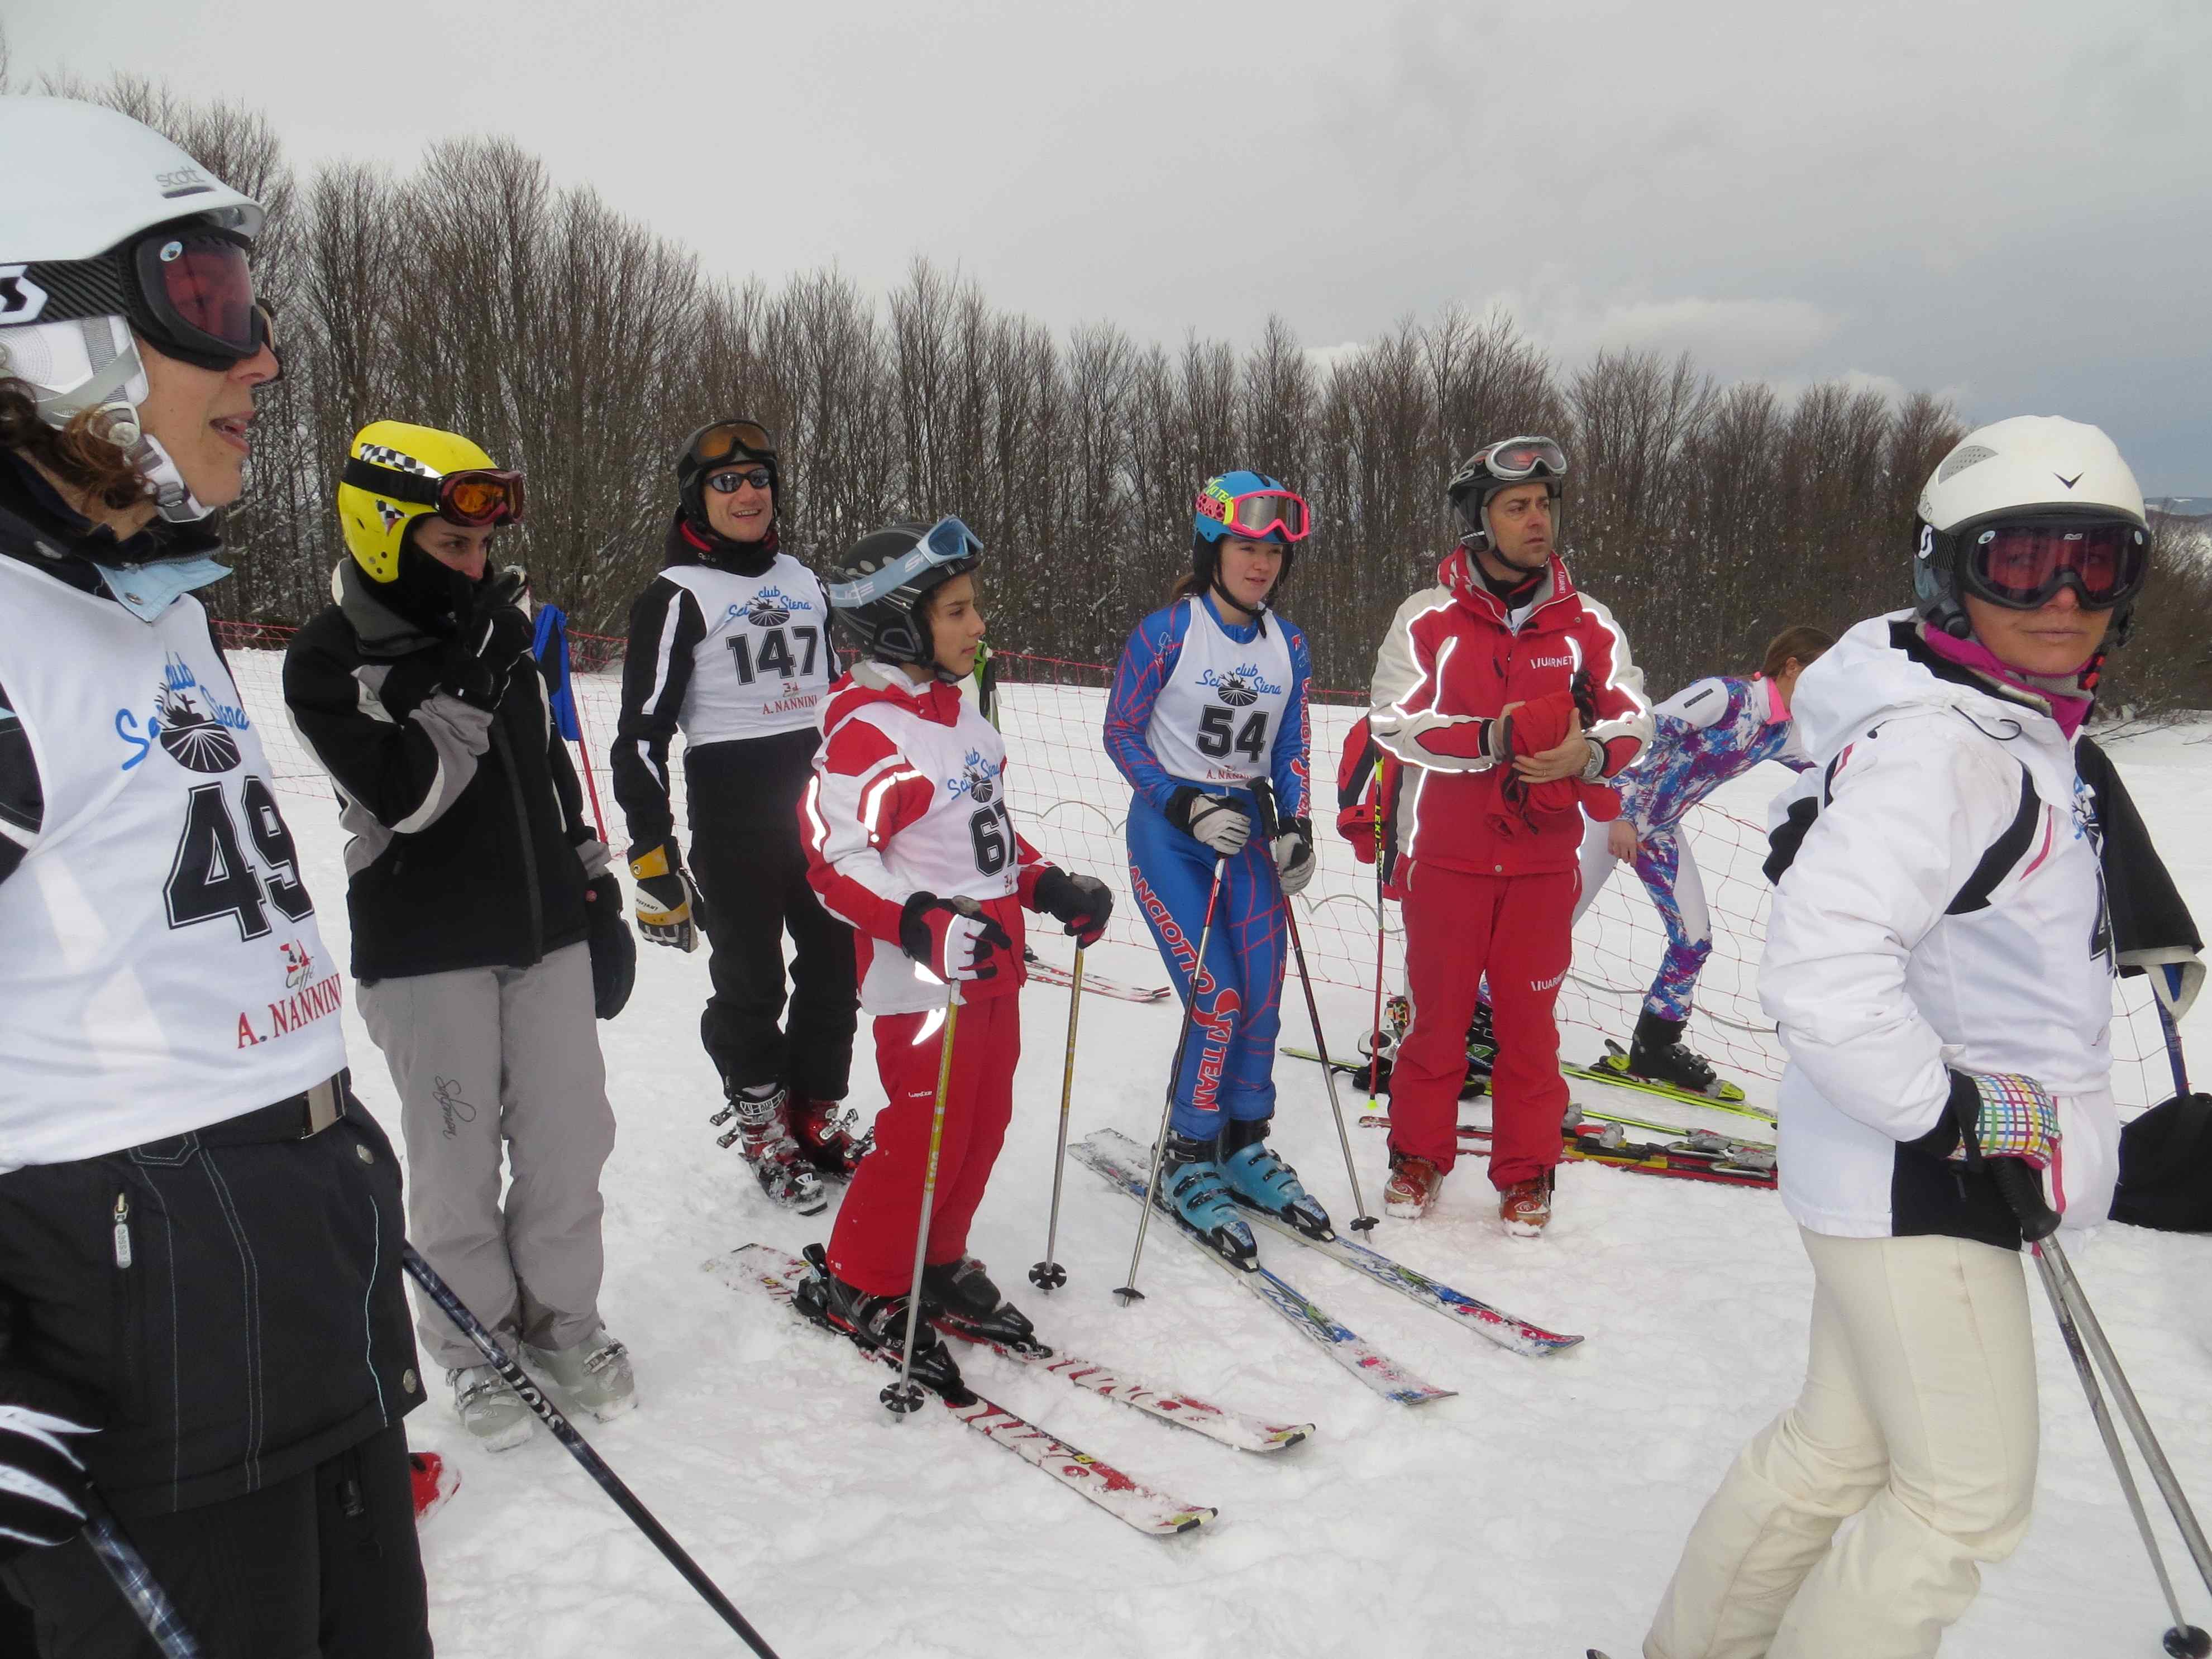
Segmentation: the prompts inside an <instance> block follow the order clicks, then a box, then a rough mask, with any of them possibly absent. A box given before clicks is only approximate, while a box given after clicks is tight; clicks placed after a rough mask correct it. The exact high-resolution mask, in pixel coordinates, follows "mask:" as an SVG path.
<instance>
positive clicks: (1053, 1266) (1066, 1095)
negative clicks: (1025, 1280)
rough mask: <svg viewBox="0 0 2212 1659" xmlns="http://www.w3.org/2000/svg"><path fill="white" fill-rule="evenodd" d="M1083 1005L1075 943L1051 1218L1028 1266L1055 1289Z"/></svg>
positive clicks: (1061, 1280)
mask: <svg viewBox="0 0 2212 1659" xmlns="http://www.w3.org/2000/svg"><path fill="white" fill-rule="evenodd" d="M1082 1005H1083V947H1082V946H1081V945H1077V946H1076V947H1075V974H1074V977H1073V979H1072V980H1071V981H1069V984H1068V988H1067V1065H1066V1069H1065V1070H1063V1071H1062V1072H1061V1073H1060V1150H1059V1151H1058V1152H1055V1153H1054V1156H1053V1160H1052V1218H1051V1219H1050V1220H1049V1221H1048V1222H1047V1223H1046V1224H1045V1230H1044V1260H1043V1261H1040V1262H1038V1263H1037V1264H1036V1266H1035V1267H1031V1268H1030V1284H1032V1285H1036V1287H1037V1289H1039V1290H1041V1291H1056V1290H1058V1289H1059V1288H1060V1286H1061V1285H1065V1284H1066V1283H1067V1269H1066V1268H1065V1267H1061V1266H1060V1262H1059V1261H1058V1260H1057V1259H1056V1258H1055V1257H1054V1255H1053V1251H1054V1247H1055V1246H1056V1244H1057V1243H1058V1241H1059V1238H1060V1177H1061V1176H1063V1175H1065V1174H1066V1170H1067V1109H1068V1106H1069V1104H1070V1103H1071V1102H1073V1099H1074V1097H1075V1016H1076V1014H1077V1012H1078V1011H1079V1009H1080V1008H1081V1007H1082Z"/></svg>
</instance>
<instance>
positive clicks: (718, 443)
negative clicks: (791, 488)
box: [684, 421, 775, 467]
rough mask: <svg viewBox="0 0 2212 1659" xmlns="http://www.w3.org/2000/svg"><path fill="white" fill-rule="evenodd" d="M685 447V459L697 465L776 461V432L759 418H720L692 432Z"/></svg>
mask: <svg viewBox="0 0 2212 1659" xmlns="http://www.w3.org/2000/svg"><path fill="white" fill-rule="evenodd" d="M684 454H685V458H686V459H689V460H690V463H691V465H694V466H698V467H705V466H720V465H722V464H723V463H724V462H726V461H773V460H774V459H775V434H774V433H773V432H770V431H769V429H768V428H766V427H764V426H763V425H762V424H761V423H760V422H757V421H717V422H715V423H714V425H712V426H702V427H701V428H699V429H698V430H697V431H696V432H695V433H693V434H692V435H691V440H690V442H689V443H687V444H685V445H684Z"/></svg>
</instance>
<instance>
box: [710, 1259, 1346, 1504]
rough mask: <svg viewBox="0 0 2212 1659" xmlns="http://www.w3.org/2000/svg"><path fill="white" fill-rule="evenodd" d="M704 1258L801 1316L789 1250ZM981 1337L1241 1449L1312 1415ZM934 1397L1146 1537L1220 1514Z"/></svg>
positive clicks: (988, 1411)
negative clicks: (1266, 1411)
mask: <svg viewBox="0 0 2212 1659" xmlns="http://www.w3.org/2000/svg"><path fill="white" fill-rule="evenodd" d="M706 1265H707V1267H708V1270H709V1271H710V1272H712V1273H714V1274H715V1275H716V1276H717V1277H718V1278H720V1279H721V1280H722V1282H723V1283H724V1284H726V1285H731V1286H732V1287H733V1288H738V1289H745V1290H752V1291H759V1292H761V1293H763V1294H764V1295H766V1296H767V1297H769V1299H770V1300H772V1301H774V1302H776V1303H778V1304H781V1305H782V1306H783V1307H785V1308H787V1309H790V1310H791V1311H792V1315H793V1317H794V1318H802V1317H804V1316H802V1315H800V1314H799V1311H798V1310H797V1308H796V1307H795V1306H793V1296H794V1295H795V1294H796V1293H797V1291H798V1289H799V1285H801V1284H803V1283H804V1282H805V1279H806V1278H807V1276H808V1275H809V1274H810V1273H811V1272H812V1271H813V1270H812V1269H811V1267H808V1266H807V1265H806V1263H805V1262H804V1261H800V1260H799V1258H798V1257H797V1256H795V1255H788V1254H787V1253H786V1252H784V1251H782V1250H779V1249H774V1248H772V1247H770V1246H769V1245H766V1244H744V1245H740V1246H739V1247H738V1249H734V1250H732V1251H730V1252H729V1253H728V1254H727V1255H718V1256H715V1257H714V1258H713V1259H712V1260H711V1261H708V1263H707V1264H706ZM942 1328H943V1329H945V1331H946V1333H947V1334H950V1335H955V1336H963V1340H969V1341H971V1342H972V1341H974V1340H975V1339H973V1338H972V1337H966V1336H965V1335H964V1334H963V1333H962V1332H959V1331H957V1330H953V1329H951V1328H950V1327H942ZM979 1346H987V1347H988V1348H990V1349H991V1350H992V1351H993V1352H995V1353H997V1354H1000V1356H1002V1357H1003V1358H1007V1359H1009V1360H1012V1361H1013V1362H1014V1363H1016V1364H1022V1365H1027V1366H1030V1368H1032V1369H1034V1370H1045V1371H1050V1372H1052V1373H1054V1374H1055V1375H1057V1376H1061V1377H1063V1378H1065V1379H1066V1381H1067V1382H1069V1383H1073V1384H1074V1385H1075V1386H1076V1387H1077V1388H1079V1389H1086V1390H1088V1391H1089V1392H1091V1393H1092V1394H1096V1395H1099V1396H1101V1397H1102V1398H1103V1399H1108V1400H1112V1401H1118V1402H1119V1403H1121V1405H1124V1406H1127V1407H1131V1408H1132V1409H1133V1410H1135V1411H1139V1412H1142V1413H1145V1414H1146V1415H1147V1416H1150V1417H1152V1418H1155V1419H1158V1420H1159V1421H1161V1422H1164V1423H1171V1424H1174V1425H1176V1427H1178V1428H1184V1429H1189V1430H1191V1431H1194V1432H1195V1433H1198V1434H1202V1435H1204V1436H1206V1437H1207V1438H1208V1439H1210V1440H1215V1441H1218V1442H1219V1443H1221V1444H1223V1445H1225V1446H1231V1447H1234V1448H1235V1449H1237V1450H1239V1451H1249V1452H1261V1453H1266V1452H1279V1451H1283V1450H1285V1449H1288V1448H1290V1447H1291V1446H1295V1445H1297V1444H1298V1443H1300V1442H1301V1441H1303V1440H1305V1439H1306V1438H1308V1437H1310V1436H1311V1435H1312V1433H1313V1425H1312V1424H1310V1423H1276V1422H1269V1421H1267V1420H1264V1419H1259V1418H1255V1417H1248V1416H1246V1415H1244V1414H1243V1413H1239V1412H1232V1411H1230V1410H1228V1409H1227V1408H1225V1407H1220V1406H1216V1405H1214V1404H1212V1402H1211V1401H1205V1400H1200V1399H1199V1398H1198V1397H1197V1396H1195V1395H1188V1394H1181V1393H1167V1392H1163V1391H1161V1390H1158V1389H1150V1388H1146V1386H1145V1385H1144V1384H1142V1383H1138V1382H1136V1381H1134V1380H1133V1379H1131V1378H1128V1377H1124V1376H1118V1375H1117V1374H1115V1372H1113V1371H1112V1370H1109V1369H1108V1368H1107V1367H1105V1366H1103V1365H1099V1364H1093V1363H1091V1362H1090V1361H1087V1360H1082V1359H1077V1358H1073V1357H1072V1356H1068V1355H1064V1354H1060V1355H1055V1354H1051V1353H1029V1352H1023V1351H1021V1350H1019V1349H1017V1348H1011V1347H1007V1346H1005V1345H1003V1344H1000V1343H995V1342H993V1343H983V1344H980V1345H979ZM860 1352H864V1353H867V1354H868V1357H870V1358H874V1359H876V1360H878V1361H879V1362H881V1363H882V1364H885V1365H887V1366H889V1367H890V1369H891V1370H897V1369H898V1366H899V1356H898V1354H897V1352H896V1351H895V1350H892V1349H890V1348H879V1349H876V1350H873V1351H872V1352H871V1351H869V1350H866V1349H863V1350H860ZM939 1404H940V1405H942V1406H943V1407H945V1410H947V1411H948V1412H950V1413H951V1414H952V1415H953V1416H954V1417H955V1418H956V1419H958V1420H959V1422H960V1424H961V1425H962V1426H963V1427H964V1428H968V1429H972V1430H973V1431H975V1432H976V1433H977V1434H980V1435H981V1436H982V1437H984V1438H985V1439H986V1440H988V1441H990V1442H991V1443H993V1444H994V1445H999V1446H1003V1447H1005V1448H1006V1449H1007V1450H1008V1451H1011V1452H1012V1453H1013V1454H1014V1455H1015V1456H1017V1457H1018V1458H1020V1459H1021V1460H1022V1461H1023V1462H1025V1463H1027V1464H1029V1465H1030V1467H1031V1468H1037V1469H1041V1470H1042V1471H1043V1472H1044V1473H1045V1474H1048V1475H1049V1476H1050V1477H1051V1478H1052V1479H1053V1480H1056V1481H1058V1482H1059V1483H1060V1485H1061V1486H1066V1487H1067V1488H1068V1489H1069V1490H1070V1491H1072V1492H1075V1493H1077V1494H1078V1495H1079V1496H1080V1497H1082V1498H1086V1499H1088V1500H1089V1501H1090V1502H1091V1503H1093V1504H1097V1506H1098V1507H1099V1508H1100V1509H1102V1510H1105V1511H1106V1512H1107V1513H1108V1514H1109V1515H1110V1516H1113V1517H1114V1518H1115V1520H1117V1521H1120V1522H1122V1523H1123V1524H1124V1525H1127V1526H1129V1527H1132V1528H1135V1529H1136V1530H1137V1531H1139V1532H1140V1533H1143V1534H1146V1536H1148V1537H1153V1538H1171V1537H1173V1536H1175V1535H1176V1534H1178V1533H1185V1532H1189V1531H1191V1530H1192V1529H1193V1528H1197V1527H1201V1526H1203V1525H1205V1524H1206V1522H1209V1521H1211V1520H1212V1519H1213V1518H1214V1517H1215V1516H1217V1515H1218V1513H1219V1511H1218V1510H1216V1509H1214V1508H1212V1506H1210V1505H1207V1504H1188V1503H1185V1502H1183V1501H1182V1499H1181V1498H1171V1497H1170V1496H1168V1495H1167V1494H1165V1493H1164V1492H1158V1491H1156V1490H1154V1489H1153V1488H1152V1487H1150V1486H1146V1485H1145V1484H1144V1483H1143V1482H1141V1481H1139V1480H1135V1479H1133V1477H1131V1476H1130V1475H1127V1474H1124V1473H1122V1471H1121V1470H1120V1469H1118V1468H1115V1467H1114V1465H1112V1464H1111V1463H1108V1462H1103V1460H1101V1459H1099V1458H1096V1457H1093V1456H1091V1455H1090V1454H1089V1453H1088V1452H1084V1451H1079V1450H1078V1449H1076V1448H1075V1447H1073V1446H1072V1445H1070V1444H1069V1443H1067V1442H1066V1441H1065V1440H1062V1439H1060V1437H1058V1436H1056V1435H1054V1434H1052V1433H1050V1432H1048V1431H1046V1430H1044V1429H1042V1428H1040V1427H1038V1426H1037V1425H1036V1424H1034V1423H1032V1422H1030V1421H1029V1420H1028V1419H1026V1418H1024V1417H1022V1416H1020V1415H1018V1413H1013V1412H1010V1411H1008V1410H1007V1409H1006V1407H1003V1406H1000V1405H998V1404H996V1403H995V1402H994V1401H990V1400H987V1399H986V1398H984V1397H983V1396H982V1395H971V1396H970V1397H969V1399H967V1400H964V1401H955V1400H951V1399H946V1398H944V1397H942V1396H940V1397H939Z"/></svg>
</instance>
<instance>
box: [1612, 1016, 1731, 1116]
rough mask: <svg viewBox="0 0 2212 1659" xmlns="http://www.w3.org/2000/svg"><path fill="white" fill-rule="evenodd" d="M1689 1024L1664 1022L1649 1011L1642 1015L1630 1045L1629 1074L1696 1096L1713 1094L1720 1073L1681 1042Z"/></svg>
mask: <svg viewBox="0 0 2212 1659" xmlns="http://www.w3.org/2000/svg"><path fill="white" fill-rule="evenodd" d="M1688 1023H1689V1022H1688V1021H1686V1020H1680V1019H1668V1018H1663V1017H1662V1016H1661V1015H1658V1014H1655V1013H1653V1012H1651V1011H1650V1009H1649V1008H1647V1009H1645V1010H1644V1012H1642V1013H1641V1014H1639V1015H1638V1017H1637V1020H1636V1035H1635V1036H1633V1037H1632V1038H1631V1039H1630V1041H1629V1047H1628V1070H1629V1072H1630V1073H1631V1074H1632V1076H1636V1077H1640V1078H1643V1079H1646V1080H1647V1081H1650V1082H1652V1083H1664V1084H1668V1085H1671V1086H1673V1087H1674V1088H1677V1089H1683V1090H1686V1091H1688V1092H1690V1093H1691V1094H1693V1095H1703V1094H1710V1093H1711V1092H1712V1090H1713V1085H1715V1084H1717V1083H1718V1082H1719V1081H1720V1073H1717V1072H1716V1071H1714V1070H1713V1066H1712V1062H1711V1060H1707V1059H1706V1058H1705V1056H1704V1055H1703V1054H1699V1053H1698V1052H1697V1051H1696V1050H1694V1049H1692V1048H1690V1047H1689V1046H1688V1045H1687V1044H1686V1043H1685V1042H1683V1041H1682V1028H1683V1027H1684V1026H1685V1025H1686V1024H1688Z"/></svg>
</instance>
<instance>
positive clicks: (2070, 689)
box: [1920, 623, 2097, 741]
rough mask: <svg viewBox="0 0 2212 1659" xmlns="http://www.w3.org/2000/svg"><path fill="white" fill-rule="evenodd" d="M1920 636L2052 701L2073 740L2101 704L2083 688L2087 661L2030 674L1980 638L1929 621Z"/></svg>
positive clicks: (1958, 659)
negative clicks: (2061, 670) (2066, 670)
mask: <svg viewBox="0 0 2212 1659" xmlns="http://www.w3.org/2000/svg"><path fill="white" fill-rule="evenodd" d="M1920 637H1921V638H1922V639H1923V640H1924V641H1927V644H1928V648H1929V650H1930V651H1933V652H1934V653H1936V655H1937V656H1939V657H1941V658H1942V659H1943V660H1944V661H1946V662H1951V663H1956V664H1958V665H1959V666H1960V667H1961V668H1966V669H1971V670H1972V671H1973V672H1975V673H1977V674H1979V675H1981V676H1983V677H1984V678H1987V679H1992V680H1995V681H1996V682H1997V684H2000V685H2007V686H2010V687H2011V688H2012V689H2013V690H2015V691H2024V692H2026V693H2027V695H2028V696H2031V697H2034V698H2037V699H2039V701H2041V702H2044V703H2045V704H2047V705H2049V707H2050V709H2051V719H2053V720H2057V722H2058V729H2059V730H2060V731H2061V732H2064V733H2065V734H2066V736H2067V738H2068V739H2069V741H2070V740H2071V739H2072V738H2073V736H2074V734H2075V732H2079V731H2080V730H2081V724H2082V722H2083V721H2085V720H2087V719H2088V718H2089V711H2090V710H2091V709H2093V708H2095V707H2096V706H2097V699H2096V698H2095V697H2094V696H2092V695H2091V694H2089V693H2088V692H2086V691H2084V690H2081V675H2082V673H2083V672H2084V671H2087V668H2088V666H2089V665H2088V664H2087V663H2084V664H2082V665H2081V668H2079V669H2076V670H2075V671H2074V672H2073V673H2071V674H2068V675H2063V676H2060V675H2055V674H2052V675H2044V674H2027V673H2023V672H2022V671H2021V670H2019V669H2017V668H2015V667H2012V666H2011V665H2008V664H2007V663H2004V662H2002V661H2000V660H1999V659H1998V658H1997V655H1996V653H1995V652H1993V651H1991V650H1990V648H1989V647H1987V646H1986V645H1984V644H1983V643H1982V642H1981V641H1979V640H1977V639H1964V640H1961V639H1957V638H1954V637H1953V636H1952V635H1949V634H1947V633H1945V632H1944V631H1943V630H1942V629H1940V628H1929V626H1927V625H1926V624H1925V623H1923V624H1922V625H1921V629H1920Z"/></svg>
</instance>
